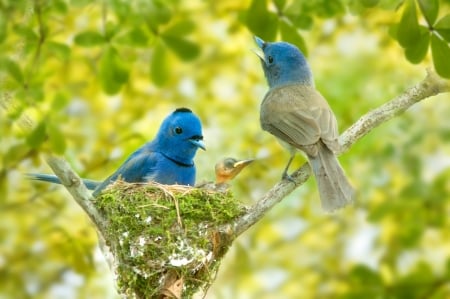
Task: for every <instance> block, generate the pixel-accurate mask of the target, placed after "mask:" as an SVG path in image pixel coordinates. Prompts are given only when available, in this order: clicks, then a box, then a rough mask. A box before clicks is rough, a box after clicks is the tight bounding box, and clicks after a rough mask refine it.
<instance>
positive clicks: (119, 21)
mask: <svg viewBox="0 0 450 299" xmlns="http://www.w3.org/2000/svg"><path fill="white" fill-rule="evenodd" d="M424 3H425V4H424ZM436 3H438V4H436ZM401 4H402V1H399V0H398V1H394V0H380V1H378V0H360V1H358V0H336V1H326V0H314V1H312V0H292V1H289V0H286V1H283V0H273V1H272V0H270V1H267V0H261V1H259V0H253V1H250V0H236V1H235V0H228V1H212V0H211V1H200V0H189V1H188V0H168V1H163V0H145V1H143V0H136V1H124V0H104V1H87V0H78V1H67V0H34V1H31V0H30V1H25V0H19V1H14V0H0V8H1V11H0V103H1V107H2V109H1V110H0V155H1V156H0V194H1V197H0V298H1V299H3V298H117V295H116V293H115V290H114V288H113V280H112V276H111V274H110V273H109V270H108V268H107V266H106V264H105V262H104V260H103V257H102V255H101V253H100V252H99V250H98V249H97V238H96V235H95V231H94V229H93V228H92V226H91V224H90V222H89V220H88V219H87V217H86V216H85V215H84V214H83V212H82V210H81V208H79V207H78V206H77V205H76V204H75V202H74V201H73V200H72V199H71V197H70V195H69V193H68V192H67V191H66V190H65V189H64V188H63V187H61V186H55V185H47V184H42V183H35V182H30V181H27V180H26V179H25V178H24V173H27V172H44V173H51V170H50V169H49V167H48V166H47V165H46V164H45V162H44V159H43V154H44V153H57V154H62V155H63V156H64V157H65V158H66V159H67V160H69V162H70V163H71V165H72V166H73V168H74V169H75V170H76V171H77V172H78V173H79V174H80V175H81V176H82V177H86V178H91V179H98V180H101V179H104V178H105V177H107V176H108V175H109V174H111V173H112V172H113V171H114V170H115V169H116V168H117V167H118V166H119V165H120V164H121V163H122V162H123V160H124V159H125V158H126V157H127V156H128V155H129V154H130V153H131V152H133V151H134V150H135V149H136V148H138V147H139V146H140V145H142V144H143V143H144V142H146V141H148V140H151V139H152V138H153V136H154V135H155V133H156V131H157V129H158V127H159V124H160V122H161V121H162V119H163V118H164V117H165V116H166V115H167V114H169V113H170V112H171V111H173V110H174V109H175V108H177V107H182V106H184V107H189V108H191V109H192V110H193V111H194V112H195V113H197V114H198V115H199V116H200V118H201V120H202V122H203V127H204V136H205V142H206V146H207V151H206V152H203V151H200V152H199V153H198V154H197V157H196V164H197V169H198V175H197V180H198V181H202V180H212V179H213V176H214V169H213V165H214V163H215V162H216V161H218V160H219V159H221V158H222V157H225V156H233V157H236V158H257V161H256V162H255V163H253V164H252V165H250V166H249V167H248V168H247V169H245V170H244V171H243V172H242V174H241V175H240V176H239V177H238V178H237V179H236V180H235V181H234V182H233V186H232V191H233V192H234V193H235V195H236V199H237V200H240V201H242V202H243V203H245V204H248V205H250V204H252V203H253V202H255V201H256V200H257V199H259V198H260V197H261V196H262V195H263V194H264V193H265V192H266V191H267V190H269V189H270V188H271V186H273V185H274V184H275V183H276V182H277V181H279V179H280V176H281V172H282V169H283V167H284V166H285V163H286V162H287V159H288V153H287V152H285V151H284V150H283V149H282V148H281V146H279V145H278V143H277V142H276V140H275V138H273V137H272V136H271V135H270V134H268V133H266V132H263V131H262V130H261V129H260V127H259V103H260V101H261V100H262V98H263V96H264V94H265V92H266V91H267V84H266V82H265V79H264V77H263V73H262V70H261V67H260V63H259V59H258V58H257V56H256V55H255V54H254V53H252V49H253V48H256V45H255V44H254V42H253V35H254V34H258V35H259V36H261V37H262V38H265V39H267V40H279V39H284V40H289V41H291V42H293V43H295V44H297V45H298V46H299V47H300V48H302V49H303V50H304V51H305V52H307V53H308V60H309V62H310V64H311V67H312V70H313V73H314V75H315V80H316V85H317V89H318V90H320V92H321V93H322V94H323V95H324V96H325V97H326V98H327V99H328V101H329V103H330V105H331V107H332V109H333V110H334V112H335V114H336V117H337V119H338V123H339V128H340V131H343V130H345V129H346V128H347V127H349V126H350V125H351V124H352V123H354V122H355V121H356V120H357V119H358V118H359V117H360V116H361V115H363V114H364V113H366V112H367V111H369V110H370V109H373V108H375V107H378V106H379V105H381V104H382V103H384V102H387V101H388V100H390V99H392V98H394V97H395V96H397V95H399V94H400V93H402V91H404V90H405V89H406V88H408V87H410V86H412V85H414V84H415V83H417V82H419V81H420V80H421V79H423V78H424V77H425V69H426V68H427V67H433V65H434V67H435V68H436V69H437V70H438V72H439V73H440V74H441V75H442V76H447V75H448V73H447V66H448V63H450V59H448V57H449V56H448V55H447V54H448V53H450V50H448V39H446V38H448V35H450V34H449V33H450V17H447V16H448V14H449V12H450V9H449V7H450V2H449V1H448V0H441V1H432V0H430V1H417V2H416V1H412V0H407V1H406V3H405V4H403V5H401ZM424 5H425V8H424ZM427 5H428V6H427ZM433 5H434V6H433ZM436 5H439V6H438V7H436ZM430 7H431V8H430ZM435 15H436V16H435ZM447 19H448V21H447ZM439 20H441V21H439ZM442 20H443V21H442ZM435 22H438V26H437V28H443V29H442V30H440V31H433V32H432V33H431V35H430V32H431V31H430V32H429V31H426V29H424V28H425V27H427V26H425V27H424V26H423V25H426V24H428V25H430V24H431V23H435ZM439 22H440V23H439ZM417 24H421V25H422V27H419V26H418V25H417ZM439 24H440V25H439ZM416 25H417V26H416ZM447 25H448V30H447V29H446V28H447V27H446V26H447ZM439 26H440V27H439ZM417 28H422V29H417ZM428 28H429V26H428ZM414 30H416V31H417V30H419V31H420V34H419V35H417V32H414ZM424 30H425V31H424ZM427 36H428V37H427ZM436 38H437V39H438V41H436ZM429 40H431V44H430V43H429ZM433 40H434V41H433ZM425 41H426V42H425ZM446 51H448V52H446ZM419 52H420V53H419ZM422 52H423V53H422ZM444 58H446V59H444ZM447 60H448V61H447ZM411 62H414V63H415V64H412V63H411ZM449 69H450V67H449ZM449 115H450V96H449V94H442V95H440V96H436V97H433V98H430V99H427V100H426V101H424V102H421V103H419V104H417V105H414V106H413V107H412V108H411V109H410V110H408V111H407V112H406V113H404V114H402V115H400V116H398V117H396V118H395V119H394V120H392V121H389V122H388V123H385V124H383V125H381V126H380V127H379V128H377V129H375V130H373V131H372V132H371V133H370V134H369V135H368V136H366V137H364V138H363V139H362V140H360V141H359V142H358V143H357V144H355V145H354V146H353V147H352V148H351V150H350V151H349V152H348V153H346V154H345V155H343V156H341V157H340V161H341V163H342V165H343V167H344V169H345V170H346V172H347V175H348V177H349V178H350V180H351V181H352V183H353V184H354V186H355V187H356V189H357V190H358V195H357V201H356V203H355V205H353V206H350V207H347V208H345V209H344V210H342V211H339V212H337V213H334V214H325V213H324V212H323V211H322V210H321V207H320V201H319V196H318V193H317V188H316V184H315V181H314V179H313V178H311V179H310V180H309V181H308V182H307V183H306V184H305V185H303V186H301V187H300V188H299V189H297V190H296V191H295V192H293V193H292V194H291V195H289V196H288V197H287V198H285V199H284V201H283V202H282V203H280V204H279V205H277V206H276V207H275V208H274V209H272V210H271V211H270V212H269V213H268V214H267V215H266V217H265V218H264V219H263V220H262V221H260V222H259V223H258V224H257V225H255V226H254V227H252V228H251V229H250V230H249V231H247V232H246V233H245V234H244V235H242V236H241V237H240V238H239V239H238V240H237V241H236V242H235V243H234V245H233V247H232V248H231V249H230V251H229V253H228V255H227V256H226V258H225V260H224V262H223V263H222V266H221V269H220V271H219V274H218V277H217V280H216V282H215V284H214V285H213V286H212V287H211V289H210V290H209V292H208V295H207V297H206V298H210V299H212V298H218V299H219V298H244V299H245V298H260V299H268V298H423V299H425V298H433V299H441V298H442V299H446V298H447V299H448V298H450V282H449V281H450V142H449V140H450V121H449ZM304 162H305V160H304V158H303V157H301V155H298V157H297V158H296V160H295V163H294V164H295V167H298V166H300V165H301V164H302V163H304ZM293 169H294V167H292V170H293Z"/></svg>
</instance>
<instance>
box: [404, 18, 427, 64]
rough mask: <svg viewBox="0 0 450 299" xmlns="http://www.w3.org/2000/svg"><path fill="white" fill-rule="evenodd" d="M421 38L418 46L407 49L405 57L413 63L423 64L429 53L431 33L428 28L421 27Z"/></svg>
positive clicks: (417, 43)
mask: <svg viewBox="0 0 450 299" xmlns="http://www.w3.org/2000/svg"><path fill="white" fill-rule="evenodd" d="M420 29H421V30H420V31H421V32H420V37H419V39H418V40H417V42H416V44H414V45H413V46H411V47H408V48H406V49H405V56H406V58H407V59H408V60H409V61H410V62H411V63H419V62H421V61H422V60H423V59H424V57H425V55H427V52H428V46H429V45H430V31H429V30H428V28H425V27H422V26H421V27H420Z"/></svg>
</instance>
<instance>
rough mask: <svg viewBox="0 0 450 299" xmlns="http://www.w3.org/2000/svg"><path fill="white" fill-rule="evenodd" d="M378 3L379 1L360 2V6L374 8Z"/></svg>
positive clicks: (363, 0)
mask: <svg viewBox="0 0 450 299" xmlns="http://www.w3.org/2000/svg"><path fill="white" fill-rule="evenodd" d="M379 2H380V0H361V4H362V5H364V6H365V7H375V6H377V5H378V3H379Z"/></svg>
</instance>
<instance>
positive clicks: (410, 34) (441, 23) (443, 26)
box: [391, 0, 450, 78]
mask: <svg viewBox="0 0 450 299" xmlns="http://www.w3.org/2000/svg"><path fill="white" fill-rule="evenodd" d="M418 8H419V9H418ZM421 17H422V18H423V19H424V22H425V24H421V22H420V19H421ZM391 32H392V35H393V37H394V38H395V39H396V40H397V41H398V43H399V44H400V45H401V46H402V47H403V48H404V50H405V56H406V58H407V59H408V60H409V61H410V62H411V63H419V62H421V61H422V60H423V59H424V58H425V56H426V54H427V52H428V49H429V48H430V47H431V53H432V56H433V64H434V67H435V69H436V72H437V73H438V74H439V75H441V76H442V77H445V78H450V60H449V59H448V57H450V46H449V43H450V13H448V14H446V15H444V16H442V17H440V18H439V0H406V1H405V2H404V4H403V12H402V15H401V19H400V21H399V22H398V23H397V24H395V25H394V27H393V29H392V30H391Z"/></svg>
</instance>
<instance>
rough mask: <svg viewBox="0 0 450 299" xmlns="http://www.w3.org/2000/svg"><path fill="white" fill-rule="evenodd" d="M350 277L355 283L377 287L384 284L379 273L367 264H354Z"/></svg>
mask: <svg viewBox="0 0 450 299" xmlns="http://www.w3.org/2000/svg"><path fill="white" fill-rule="evenodd" d="M349 279H350V281H351V283H352V284H354V285H365V286H367V287H377V286H381V285H382V284H383V281H382V279H381V277H380V276H379V274H378V273H377V272H375V271H373V270H372V269H370V268H369V267H367V266H365V265H356V266H354V267H353V268H352V269H351V271H350V275H349Z"/></svg>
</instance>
